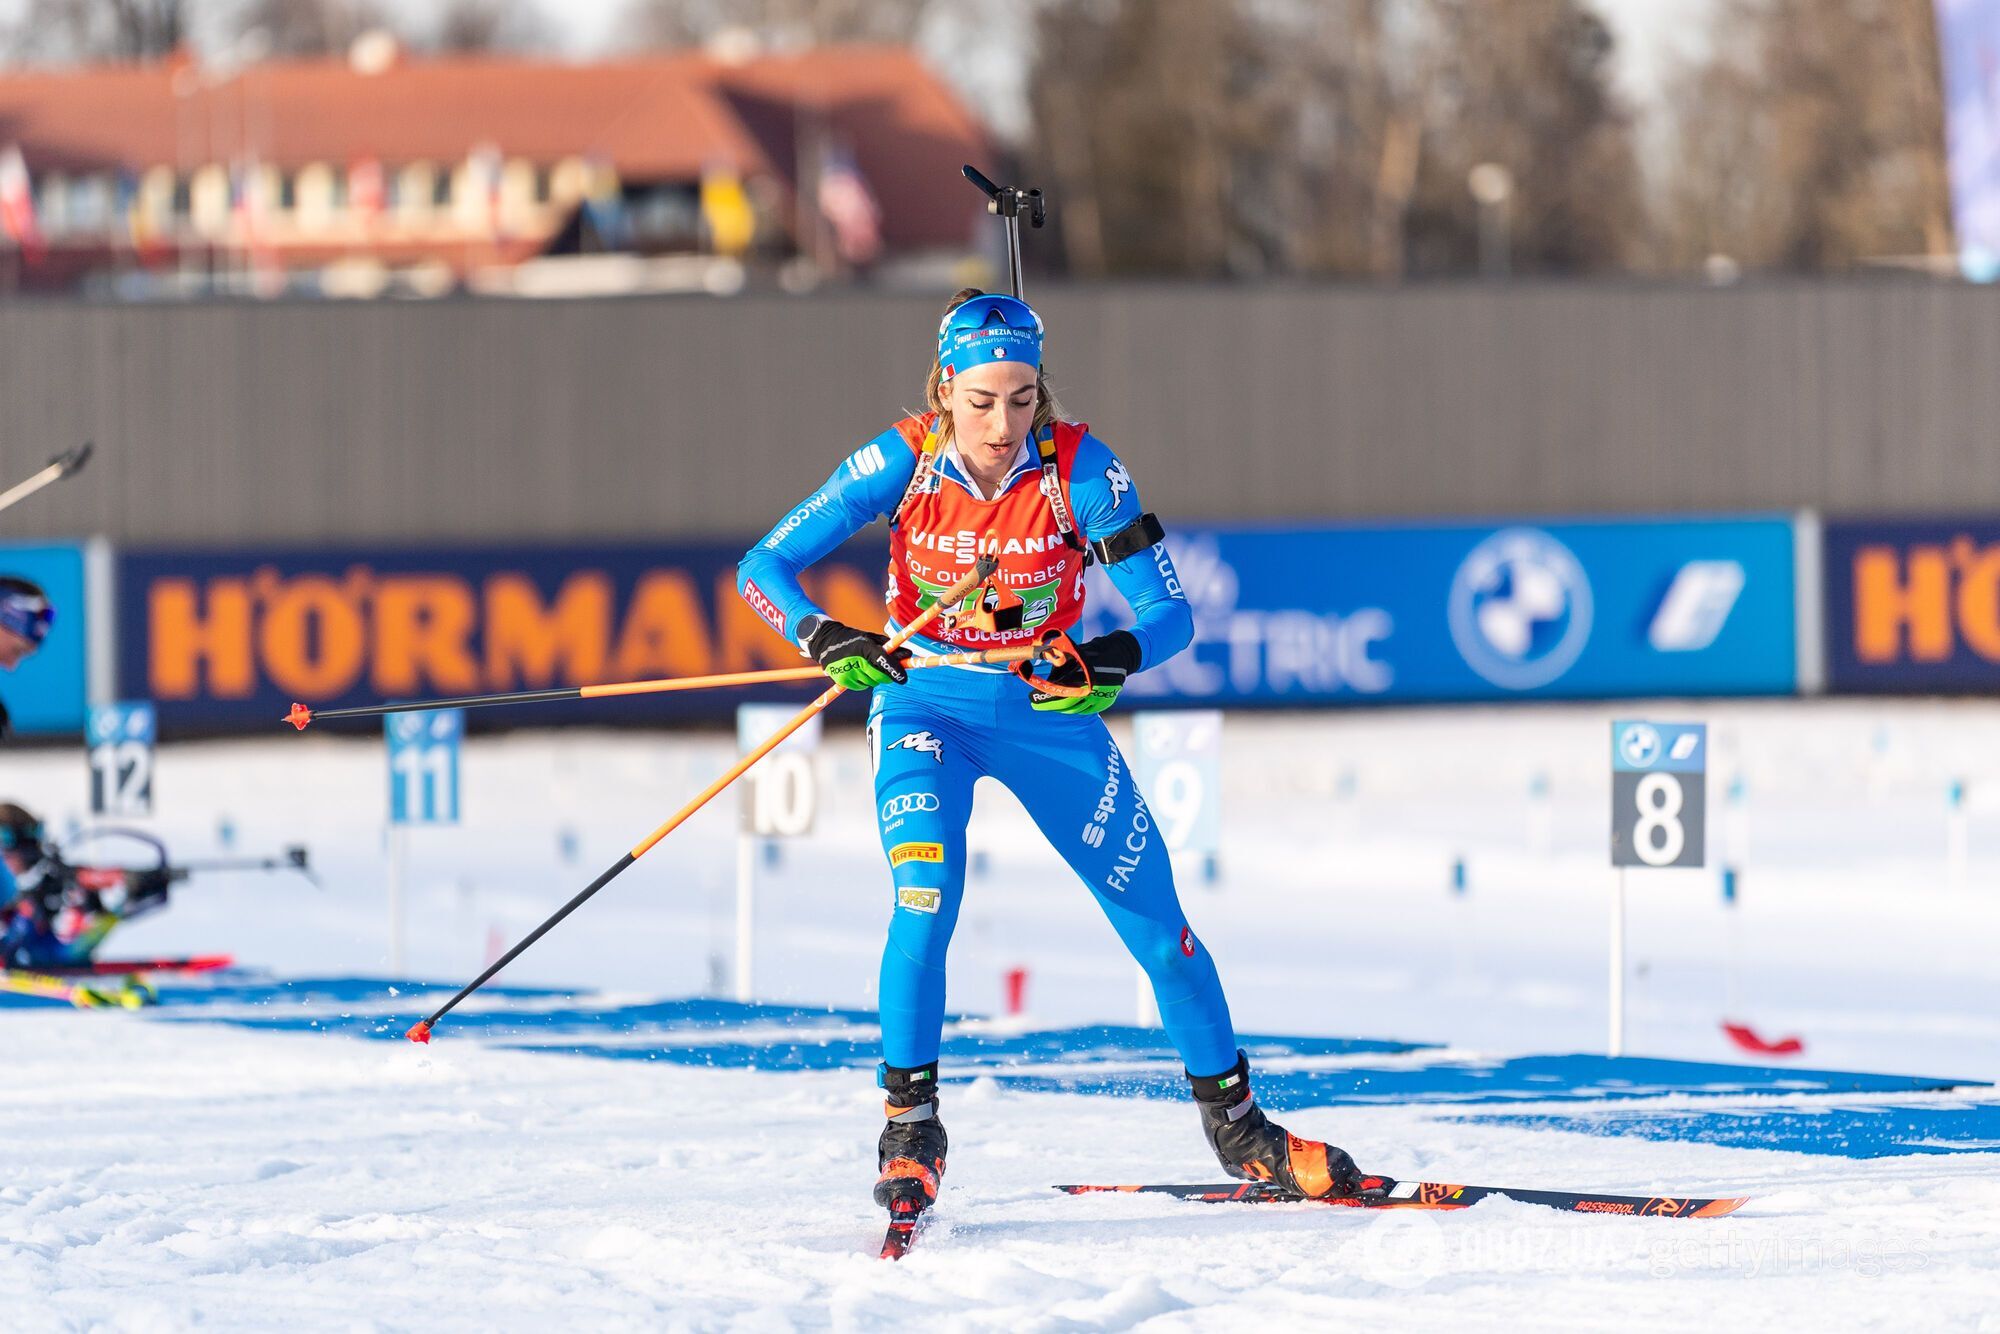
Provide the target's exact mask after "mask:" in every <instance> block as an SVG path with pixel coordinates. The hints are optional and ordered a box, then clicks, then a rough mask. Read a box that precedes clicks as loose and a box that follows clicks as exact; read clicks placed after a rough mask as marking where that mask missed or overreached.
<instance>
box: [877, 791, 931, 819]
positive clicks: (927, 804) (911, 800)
mask: <svg viewBox="0 0 2000 1334" xmlns="http://www.w3.org/2000/svg"><path fill="white" fill-rule="evenodd" d="M937 808H938V799H937V794H936V793H935V792H909V793H905V794H904V795H902V796H900V797H891V798H889V799H888V800H887V801H885V802H883V803H882V818H883V819H884V820H893V819H895V818H896V817H897V816H899V815H910V814H913V813H915V812H917V811H934V810H936V809H937Z"/></svg>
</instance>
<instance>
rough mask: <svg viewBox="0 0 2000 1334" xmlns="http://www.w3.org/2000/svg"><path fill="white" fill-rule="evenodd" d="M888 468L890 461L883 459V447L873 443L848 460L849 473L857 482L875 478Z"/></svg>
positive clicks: (858, 450) (850, 456)
mask: <svg viewBox="0 0 2000 1334" xmlns="http://www.w3.org/2000/svg"><path fill="white" fill-rule="evenodd" d="M888 466H889V460H888V459H887V458H885V457H883V454H882V446H881V445H879V444H876V443H874V442H873V441H870V442H869V443H868V444H865V445H863V446H862V447H861V448H859V449H857V450H855V451H854V453H853V454H851V455H849V456H848V459H847V471H848V473H849V475H851V476H852V477H853V478H854V479H855V480H856V481H859V480H860V479H862V478H863V477H873V476H874V475H875V474H876V473H878V472H881V471H882V470H883V469H884V468H886V467H888Z"/></svg>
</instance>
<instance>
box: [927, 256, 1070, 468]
mask: <svg viewBox="0 0 2000 1334" xmlns="http://www.w3.org/2000/svg"><path fill="white" fill-rule="evenodd" d="M985 295H986V293H984V292H982V291H980V290H979V289H978V288H977V287H966V288H962V289H960V290H959V292H958V294H957V295H956V296H954V297H952V299H951V300H949V301H947V302H945V306H944V313H945V314H946V315H949V314H951V313H952V312H953V311H954V310H957V309H958V308H959V307H960V306H962V305H964V304H965V303H966V302H968V301H970V300H972V298H974V297H976V296H985ZM924 406H925V407H926V408H928V409H929V410H930V411H932V412H935V413H936V414H937V415H938V442H939V445H940V447H942V446H944V445H949V444H950V443H951V414H950V413H949V412H946V411H945V407H944V368H943V367H942V366H940V365H938V362H937V358H936V357H932V358H931V372H930V375H929V376H928V377H927V378H926V379H925V380H924ZM1061 420H1063V410H1062V404H1060V403H1058V402H1056V396H1055V391H1054V390H1052V389H1050V388H1049V366H1048V363H1047V362H1046V361H1044V362H1043V363H1042V364H1041V365H1040V366H1038V367H1036V369H1035V423H1034V426H1033V428H1032V429H1034V430H1035V431H1037V432H1039V431H1040V430H1041V429H1042V428H1043V427H1044V426H1047V425H1048V424H1049V423H1051V422H1056V421H1061Z"/></svg>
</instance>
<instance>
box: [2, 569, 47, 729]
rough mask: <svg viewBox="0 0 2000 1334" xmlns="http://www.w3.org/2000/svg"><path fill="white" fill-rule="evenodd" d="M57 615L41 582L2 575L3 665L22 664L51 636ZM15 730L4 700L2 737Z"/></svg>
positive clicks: (13, 667) (12, 667)
mask: <svg viewBox="0 0 2000 1334" xmlns="http://www.w3.org/2000/svg"><path fill="white" fill-rule="evenodd" d="M55 618H56V612H55V608H54V607H51V606H50V605H49V598H48V594H46V593H44V592H43V591H42V589H41V585H39V584H37V583H34V582H33V581H32V580H28V579H23V578H21V577H20V576H18V575H12V574H6V575H0V667H4V668H6V669H7V670H8V671H10V672H11V671H13V670H14V669H15V668H16V667H18V666H20V665H21V663H22V662H23V661H25V660H26V659H27V657H28V655H29V654H31V653H33V652H34V651H35V650H36V649H38V648H40V647H41V646H42V641H43V640H45V639H47V638H48V637H49V626H50V625H52V624H54V622H55ZM11 730H12V729H11V728H10V727H9V725H8V721H7V703H6V701H5V700H0V738H4V737H6V736H7V735H8V733H9V732H10V731H11Z"/></svg>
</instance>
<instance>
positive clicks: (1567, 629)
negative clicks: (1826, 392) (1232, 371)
mask: <svg viewBox="0 0 2000 1334" xmlns="http://www.w3.org/2000/svg"><path fill="white" fill-rule="evenodd" d="M1167 541H1168V548H1169V550H1170V551H1171V552H1172V554H1173V558H1174V564H1175V566H1176V568H1177V570H1178V572H1179V575H1180V578H1181V581H1182V583H1183V585H1184V586H1185V589H1186V592H1187V595H1188V598H1189V600H1190V601H1191V602H1192V603H1193V604H1194V613H1195V639H1194V644H1193V645H1192V647H1191V648H1190V649H1189V651H1188V652H1186V653H1183V654H1181V655H1180V656H1179V657H1177V658H1175V659H1173V660H1172V661H1170V662H1167V663H1165V664H1162V665H1161V666H1159V667H1157V668H1155V669H1152V670H1149V671H1147V672H1144V673H1142V674H1141V675H1139V676H1137V677H1135V678H1133V680H1132V683H1131V684H1130V685H1129V686H1127V687H1126V693H1127V694H1128V695H1130V696H1133V697H1136V698H1139V699H1143V700H1145V701H1147V702H1148V703H1152V702H1156V701H1157V702H1161V703H1196V702H1198V703H1202V704H1271V705H1304V704H1321V703H1368V702H1404V701H1420V700H1484V699H1516V698H1541V699H1562V698H1593V697H1598V698H1606V697H1616V696H1629V695H1765V694H1789V693H1791V692H1792V691H1793V690H1794V689H1796V687H1797V662H1796V644H1795V641H1794V628H1793V626H1794V611H1795V608H1794V600H1795V591H1794V582H1795V579H1794V571H1793V544H1792V528H1791V523H1790V521H1789V520H1787V519H1784V518H1779V517H1770V518H1761V517H1760V518H1746V519H1716V520H1691V521H1682V520H1669V519H1659V520H1627V521H1604V522H1587V523H1582V522H1579V523H1511V524H1491V525H1479V526H1471V525H1466V526H1450V527H1444V526H1428V525H1414V524H1412V525H1371V526H1353V527H1340V528H1331V527H1329V528H1317V529H1276V528H1247V527H1246V528H1195V529H1180V530H1172V531H1170V532H1169V535H1168V539H1167ZM1091 577H1092V579H1093V581H1094V582H1093V585H1092V586H1093V589H1094V590H1095V594H1094V596H1093V598H1092V606H1091V609H1090V611H1089V612H1088V613H1087V622H1088V624H1087V626H1086V629H1087V631H1088V632H1089V633H1100V632H1102V631H1103V630H1106V629H1110V628H1112V627H1113V626H1114V625H1116V624H1118V623H1120V621H1121V620H1122V619H1123V617H1124V615H1125V613H1124V609H1123V607H1122V605H1120V604H1118V601H1117V598H1116V595H1115V594H1114V593H1112V592H1111V588H1110V583H1109V581H1108V580H1105V579H1103V578H1102V577H1101V576H1100V574H1099V572H1097V571H1095V570H1093V571H1092V575H1091Z"/></svg>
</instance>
